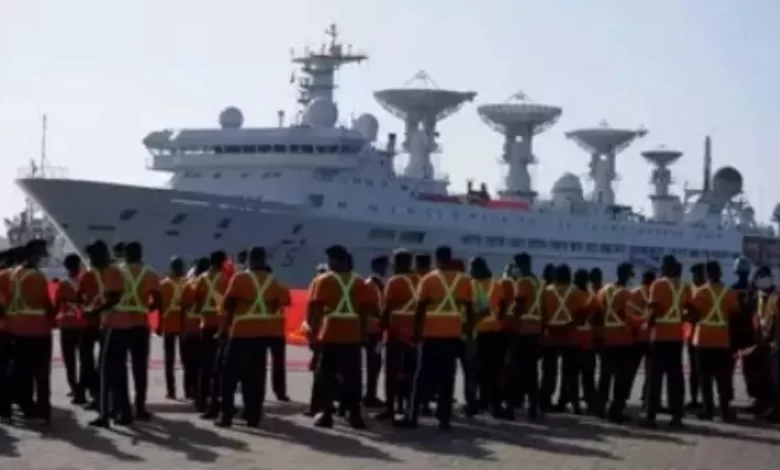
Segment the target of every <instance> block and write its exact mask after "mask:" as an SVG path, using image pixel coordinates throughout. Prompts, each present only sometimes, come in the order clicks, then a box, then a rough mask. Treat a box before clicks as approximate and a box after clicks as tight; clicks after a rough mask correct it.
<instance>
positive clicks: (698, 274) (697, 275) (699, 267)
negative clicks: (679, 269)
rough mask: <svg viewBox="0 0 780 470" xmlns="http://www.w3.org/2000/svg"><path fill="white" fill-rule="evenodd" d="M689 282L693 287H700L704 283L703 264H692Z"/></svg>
mask: <svg viewBox="0 0 780 470" xmlns="http://www.w3.org/2000/svg"><path fill="white" fill-rule="evenodd" d="M691 281H692V282H693V285H694V286H700V285H702V284H704V282H705V281H706V279H705V276H704V263H694V265H693V266H691Z"/></svg>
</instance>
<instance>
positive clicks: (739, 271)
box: [734, 256, 750, 282]
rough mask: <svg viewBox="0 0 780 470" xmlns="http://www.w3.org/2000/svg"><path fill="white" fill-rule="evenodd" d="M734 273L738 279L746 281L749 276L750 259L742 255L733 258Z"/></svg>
mask: <svg viewBox="0 0 780 470" xmlns="http://www.w3.org/2000/svg"><path fill="white" fill-rule="evenodd" d="M734 274H736V275H737V278H738V279H739V280H740V281H742V282H745V281H747V279H748V277H749V276H750V260H748V259H747V258H745V257H744V256H739V257H738V258H737V259H735V260H734Z"/></svg>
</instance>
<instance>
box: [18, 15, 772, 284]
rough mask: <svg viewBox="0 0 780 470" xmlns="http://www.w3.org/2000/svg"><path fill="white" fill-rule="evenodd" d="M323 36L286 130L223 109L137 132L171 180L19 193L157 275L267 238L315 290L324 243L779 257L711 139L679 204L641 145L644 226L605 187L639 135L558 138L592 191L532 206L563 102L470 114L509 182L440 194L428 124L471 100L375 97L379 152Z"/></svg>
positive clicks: (438, 93) (363, 260) (593, 133)
mask: <svg viewBox="0 0 780 470" xmlns="http://www.w3.org/2000/svg"><path fill="white" fill-rule="evenodd" d="M328 33H329V36H330V38H329V41H328V43H327V44H325V45H323V46H322V48H320V49H317V50H309V49H307V50H305V51H304V52H303V53H302V54H300V55H298V56H296V57H295V58H294V59H293V61H294V63H296V64H298V65H299V66H300V75H301V78H299V79H298V81H297V85H298V87H299V90H300V94H299V100H298V101H299V103H300V105H301V112H300V113H299V115H298V116H296V117H295V119H292V120H291V121H292V122H291V123H289V124H287V123H285V122H284V121H285V118H284V115H283V113H281V112H280V113H279V122H278V123H277V125H276V126H275V127H264V128H250V127H245V126H244V122H243V121H244V119H243V116H242V113H241V111H240V110H239V109H238V108H235V107H229V108H227V109H225V110H224V111H223V112H222V113H221V114H220V116H219V128H213V129H180V130H160V131H155V132H152V133H150V134H149V135H147V136H146V138H144V140H143V142H144V144H145V146H146V148H147V149H148V151H149V153H150V159H149V161H148V168H149V169H151V170H154V171H163V172H169V173H170V174H171V178H170V182H169V184H168V185H167V187H164V188H159V189H155V188H148V187H141V186H132V185H124V184H116V183H109V182H90V181H79V180H72V179H66V178H24V179H20V180H18V184H19V186H20V187H21V188H22V189H23V190H24V192H25V193H26V194H27V195H28V196H29V197H31V198H32V199H33V200H34V201H35V202H36V203H37V204H38V205H39V206H40V207H41V208H42V209H43V210H44V211H45V212H46V214H47V215H48V216H49V217H50V218H51V220H52V221H53V222H54V223H55V225H56V226H57V228H58V229H59V230H60V231H61V232H62V233H63V234H64V236H65V237H66V238H67V239H68V240H69V241H70V243H71V244H72V245H73V246H76V247H83V246H85V245H86V244H87V243H88V242H90V241H92V240H94V239H96V238H102V239H104V240H106V241H108V242H116V241H120V240H124V241H126V240H138V241H140V242H142V243H143V244H144V247H145V254H146V258H147V261H148V262H149V263H151V264H152V265H154V266H155V267H157V268H159V269H164V268H165V265H166V264H167V261H168V259H169V258H170V257H171V256H172V255H174V254H176V255H180V256H183V257H185V258H187V259H192V258H194V257H197V256H202V255H204V254H207V253H208V252H210V251H212V250H215V249H226V250H229V251H230V252H236V251H238V250H240V249H243V248H246V247H248V246H250V245H263V246H266V247H267V248H268V249H269V251H270V252H271V253H272V263H273V266H274V269H275V271H276V272H277V273H278V275H279V276H280V277H281V278H283V279H284V280H286V281H287V282H289V283H290V284H292V285H293V286H305V285H306V284H307V283H308V281H309V279H310V276H311V274H312V273H313V270H314V267H315V265H316V264H317V263H318V262H320V261H321V260H322V257H323V249H324V248H325V247H326V246H328V245H330V244H334V243H340V244H343V245H345V246H347V247H349V248H350V249H351V250H352V251H353V254H354V257H355V261H356V267H357V269H358V270H361V271H365V270H367V269H368V263H369V260H370V259H371V258H372V257H374V256H377V255H379V254H386V253H389V252H390V250H392V249H394V248H396V247H399V246H404V247H407V248H408V249H410V250H413V251H415V252H431V251H432V249H433V248H434V247H435V246H436V245H438V244H448V245H450V246H452V247H453V249H454V250H456V252H457V253H458V255H459V256H461V257H464V258H466V257H470V256H474V255H478V254H479V255H483V256H485V257H486V258H487V260H488V261H489V263H490V264H491V266H492V267H493V268H494V269H495V270H496V271H500V270H501V269H502V267H503V266H504V264H505V263H506V262H507V261H508V260H509V258H510V257H511V255H512V254H514V253H517V252H521V251H527V252H529V253H530V254H531V255H532V256H533V258H534V264H535V267H536V269H537V270H541V268H542V266H543V265H544V264H546V263H551V262H552V263H558V262H562V261H566V262H568V263H570V264H571V265H572V266H575V267H587V268H591V267H600V268H602V269H603V270H604V271H605V273H606V274H607V276H610V275H611V274H612V272H613V271H614V268H615V266H616V265H617V263H619V262H621V261H625V260H631V261H633V262H635V263H637V264H638V265H640V268H641V267H642V266H648V265H653V264H656V263H657V261H658V259H659V258H660V256H662V255H663V254H667V253H671V254H674V255H676V256H678V257H679V258H680V259H681V260H682V261H683V262H684V263H691V262H694V261H704V260H708V259H710V260H711V259H715V260H719V261H722V262H724V263H730V262H731V261H732V260H733V259H734V258H735V257H736V256H738V255H740V254H742V253H746V254H748V255H749V256H750V257H751V259H753V261H755V262H770V263H772V264H774V265H776V264H777V262H778V260H780V243H779V242H778V239H777V238H776V237H775V231H774V229H772V228H771V227H767V226H761V225H759V224H757V222H756V220H755V216H754V212H753V209H752V208H751V207H750V206H749V205H748V204H747V202H746V201H745V200H744V199H742V198H741V193H742V175H741V174H740V172H739V171H738V170H736V169H734V168H732V167H723V168H720V169H718V170H717V171H714V173H712V174H711V171H710V167H711V157H710V151H709V149H710V141H709V138H707V139H706V151H705V155H704V161H705V164H704V181H703V187H702V188H701V189H700V190H697V191H688V190H686V191H685V194H683V195H675V194H673V193H672V191H671V189H670V188H671V183H672V173H671V170H670V168H669V167H670V166H671V165H672V163H673V162H674V161H676V160H677V159H678V158H680V156H681V152H678V151H674V150H671V149H665V148H661V149H656V150H650V151H646V152H643V153H642V155H643V156H644V158H645V159H646V160H647V161H648V162H649V163H650V164H651V165H652V166H653V167H654V169H653V170H652V175H651V187H652V194H650V195H649V197H650V200H651V203H652V214H651V215H649V216H644V215H641V214H639V213H637V212H635V211H634V210H632V208H631V207H627V206H624V205H621V204H619V203H617V202H616V200H615V194H614V190H613V182H614V180H615V179H616V175H617V173H616V156H617V154H618V153H619V152H621V151H622V150H624V149H625V148H626V147H628V145H629V144H630V143H631V142H633V141H634V140H635V139H636V138H638V137H641V136H643V135H644V134H645V133H646V131H645V130H644V129H635V130H634V129H617V128H613V127H610V126H608V125H606V124H605V123H602V125H599V126H596V127H594V128H589V129H578V130H573V131H570V132H567V133H566V136H567V137H568V138H570V139H572V140H573V141H575V142H576V143H577V144H579V145H580V146H581V147H583V148H584V149H586V150H587V151H588V152H589V153H590V154H591V155H592V157H591V160H590V173H589V176H590V177H589V178H588V179H589V183H592V184H589V185H588V191H587V192H586V191H585V189H584V187H583V182H582V181H581V180H580V178H579V177H578V176H576V175H575V174H574V173H566V174H564V175H562V176H561V177H560V178H559V179H558V180H557V182H556V183H555V184H554V185H553V187H552V191H551V195H550V197H549V198H546V199H545V198H541V197H539V195H538V194H537V193H536V192H535V191H533V189H532V184H531V178H530V175H529V171H528V167H529V165H531V164H533V163H535V161H536V159H535V157H534V154H533V147H532V142H533V137H534V135H536V134H537V133H539V132H541V131H543V130H545V129H547V128H549V127H550V126H551V125H552V124H554V123H555V121H556V120H557V119H558V117H559V116H560V115H561V112H562V110H561V108H559V107H555V106H547V105H542V104H536V103H532V102H530V101H529V100H527V99H525V98H524V97H523V96H517V95H516V96H514V97H513V99H511V100H509V101H508V102H506V103H498V104H485V105H482V106H479V107H478V108H477V112H478V114H479V115H480V116H481V118H482V119H483V120H484V121H485V122H486V123H488V124H489V125H490V126H492V127H493V128H494V129H495V130H496V131H498V132H500V133H502V134H503V135H504V136H505V138H506V139H505V145H504V148H503V155H502V159H503V161H504V162H505V163H506V166H507V169H508V171H507V172H506V178H505V184H504V186H505V187H504V189H503V190H501V191H498V192H497V194H495V195H490V194H489V193H488V191H487V188H486V187H485V186H484V185H480V186H479V187H476V188H474V187H472V185H471V183H469V184H468V188H467V191H466V192H465V193H464V194H455V193H454V192H450V191H448V186H449V182H448V181H447V180H446V179H445V178H437V177H436V175H435V174H434V171H433V166H432V164H431V155H432V154H434V153H435V152H437V151H439V146H438V144H437V138H438V136H439V134H438V133H437V131H436V124H437V122H438V121H440V120H441V119H443V118H445V117H446V116H448V115H450V114H451V113H453V112H455V111H457V110H458V109H459V108H460V107H461V105H463V104H464V103H467V102H470V101H472V100H473V99H474V97H475V95H476V93H474V92H461V91H451V90H441V89H436V88H425V87H419V88H398V89H389V90H381V91H378V92H376V93H375V94H374V96H375V98H376V99H377V100H378V101H379V102H380V103H381V104H382V105H383V106H384V107H385V108H386V109H387V110H388V111H390V112H391V113H392V114H394V115H395V116H397V117H400V118H402V119H403V120H404V122H405V132H404V135H403V140H402V141H401V142H399V145H396V136H395V135H394V134H388V135H387V139H386V142H385V143H384V144H381V145H380V144H379V143H378V141H377V139H378V121H377V119H376V118H375V117H374V116H372V115H370V114H363V115H361V116H360V117H358V118H357V119H356V120H354V121H353V122H352V123H351V124H350V125H349V126H343V125H340V124H339V115H338V108H337V105H336V103H335V102H334V100H333V91H334V88H335V72H336V71H337V69H338V68H339V67H341V66H343V65H345V64H354V63H360V62H361V61H363V60H365V59H366V58H367V56H366V55H364V54H360V53H356V52H353V51H352V50H351V47H345V46H343V45H342V44H340V43H339V42H338V40H337V35H336V29H335V27H334V26H332V27H331V28H330V29H329V30H328ZM419 75H420V77H422V76H423V75H424V74H419ZM398 153H405V154H407V155H408V163H407V165H406V167H405V168H404V169H403V170H402V171H396V170H395V169H394V158H395V157H396V155H397V154H398ZM776 212H778V211H776Z"/></svg>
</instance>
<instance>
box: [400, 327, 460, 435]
mask: <svg viewBox="0 0 780 470" xmlns="http://www.w3.org/2000/svg"><path fill="white" fill-rule="evenodd" d="M463 344H464V342H463V341H462V340H461V339H460V338H426V339H425V340H424V341H423V343H422V345H420V346H418V347H419V348H421V349H420V350H418V351H419V356H418V359H419V361H418V363H419V367H418V368H417V369H416V370H415V373H414V378H413V382H412V391H411V399H412V401H413V406H412V410H411V419H412V421H413V422H416V421H417V419H418V416H419V412H420V408H421V407H422V405H423V404H424V403H425V402H423V400H424V399H426V398H425V397H434V396H435V397H436V417H437V418H438V419H439V422H440V423H442V424H449V423H450V421H451V419H452V394H453V391H454V390H455V372H456V363H457V360H458V357H459V356H461V357H462V356H467V355H468V354H467V353H465V352H464V349H465V348H464V345H463ZM417 353H418V352H417V351H416V352H415V354H417Z"/></svg>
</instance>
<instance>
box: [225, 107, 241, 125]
mask: <svg viewBox="0 0 780 470" xmlns="http://www.w3.org/2000/svg"><path fill="white" fill-rule="evenodd" d="M219 125H220V127H222V128H223V129H238V128H240V127H241V126H243V125H244V114H243V113H242V112H241V110H240V109H238V108H236V107H235V106H229V107H227V108H225V109H223V110H222V112H221V113H219Z"/></svg>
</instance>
